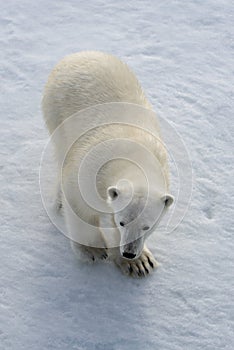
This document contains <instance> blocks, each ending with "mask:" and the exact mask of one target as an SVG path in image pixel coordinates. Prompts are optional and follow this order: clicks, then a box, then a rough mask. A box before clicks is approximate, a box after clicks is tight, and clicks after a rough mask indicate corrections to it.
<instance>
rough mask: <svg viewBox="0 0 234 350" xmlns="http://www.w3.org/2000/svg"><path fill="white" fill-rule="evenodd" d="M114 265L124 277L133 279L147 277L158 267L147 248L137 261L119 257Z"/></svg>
mask: <svg viewBox="0 0 234 350" xmlns="http://www.w3.org/2000/svg"><path fill="white" fill-rule="evenodd" d="M115 263H116V265H117V266H118V267H119V268H120V269H121V271H122V272H123V273H124V274H125V275H127V276H131V277H135V278H139V277H145V276H147V275H149V274H150V273H152V272H153V270H154V269H155V268H156V267H157V266H158V263H157V261H156V260H155V258H154V256H153V254H152V253H151V252H150V251H149V250H148V249H147V248H144V250H143V251H142V253H141V255H140V257H139V258H137V259H134V260H127V259H124V258H122V257H119V258H117V259H116V260H115Z"/></svg>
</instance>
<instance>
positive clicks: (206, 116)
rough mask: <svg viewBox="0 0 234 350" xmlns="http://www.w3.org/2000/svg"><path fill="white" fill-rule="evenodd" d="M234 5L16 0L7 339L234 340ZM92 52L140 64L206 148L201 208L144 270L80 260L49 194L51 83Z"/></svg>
mask: <svg viewBox="0 0 234 350" xmlns="http://www.w3.org/2000/svg"><path fill="white" fill-rule="evenodd" d="M233 14H234V5H233V2H232V1H227V0H220V1H215V0H207V1H199V0H196V1H192V0H191V1H179V0H177V1H176V0H174V1H165V0H158V1H154V2H153V1H148V0H145V1H137V0H134V1H128V2H127V1H122V0H120V1H113V0H111V1H101V0H97V1H93V2H91V1H81V0H80V1H75V0H74V1H71V0H68V1H65V0H64V1H45V0H41V1H26V0H22V1H16V0H12V1H11V0H10V1H5V2H2V4H1V19H0V24H1V34H0V45H1V57H0V64H1V87H0V89H1V97H0V98H1V139H0V142H1V144H0V154H1V159H0V161H1V163H0V169H1V173H0V179H1V197H0V207H1V254H0V266H1V279H0V348H1V349H3V350H27V349H30V350H39V349H40V350H42V349H46V350H47V349H56V350H58V349H62V350H71V349H77V350H83V349H84V350H85V349H88V350H93V349H100V350H103V349H104V350H112V349H113V350H131V349H159V350H169V349H170V350H179V349H183V350H184V349H191V350H195V349H206V350H208V349H209V350H215V349H225V350H231V349H233V348H234V291H233V290H234V273H233V268H234V253H233V252H234V240H233V195H234V185H233V176H234V174H233V143H232V138H233V109H234V103H233V59H234V56H233V48H234V44H233V35H234V32H233ZM85 49H91V50H102V51H107V52H110V53H113V54H115V55H117V56H119V57H120V58H122V59H123V60H125V61H126V62H127V63H128V64H129V65H130V67H132V68H133V69H134V71H135V72H136V74H137V76H138V78H139V80H140V82H141V83H142V86H143V87H144V89H145V91H146V93H147V95H148V97H149V99H150V101H151V102H152V104H153V105H154V107H155V110H156V112H157V113H158V114H159V115H160V116H161V117H164V118H167V119H168V121H170V122H171V123H172V125H174V127H175V128H176V130H177V131H178V132H179V133H180V135H181V137H182V138H183V140H184V142H185V144H186V146H187V149H188V152H189V153H190V157H191V159H192V164H193V171H194V180H193V183H194V186H193V197H192V201H191V206H190V209H189V212H188V213H187V215H186V217H185V218H184V220H183V222H182V223H181V224H180V226H179V227H178V228H177V230H176V231H174V232H173V233H171V234H167V235H165V234H162V233H155V235H154V236H153V237H152V238H151V239H150V246H151V248H152V251H153V252H154V254H155V256H156V257H157V259H158V261H159V262H160V267H159V268H158V270H157V271H156V273H154V274H153V275H152V276H151V277H149V278H147V279H144V280H132V279H128V278H126V277H124V276H122V275H121V273H120V272H119V271H118V270H117V269H116V268H115V267H114V266H112V265H105V264H103V265H102V264H100V265H96V266H86V265H82V264H81V265H79V264H78V263H77V261H76V259H75V257H74V256H73V255H72V254H71V250H70V246H69V243H68V241H67V239H66V238H65V237H64V236H62V235H61V234H60V233H59V232H58V231H57V230H56V228H54V227H53V225H52V224H51V222H50V221H49V219H48V217H47V215H46V213H45V211H44V209H43V206H42V203H41V199H40V192H39V185H38V172H39V163H40V156H41V152H42V150H43V147H44V145H45V142H46V139H47V132H46V130H45V128H44V124H43V121H42V116H41V111H40V100H41V94H42V89H43V85H44V84H45V82H46V79H47V76H48V74H49V72H50V70H51V68H52V67H53V65H54V64H55V63H56V62H57V61H58V60H59V59H61V58H62V57H63V56H64V55H67V54H70V53H72V52H76V51H80V50H85Z"/></svg>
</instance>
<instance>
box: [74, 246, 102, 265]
mask: <svg viewBox="0 0 234 350" xmlns="http://www.w3.org/2000/svg"><path fill="white" fill-rule="evenodd" d="M71 246H72V249H73V251H74V252H75V254H76V256H77V257H78V259H79V260H82V261H84V262H89V263H93V262H96V261H98V260H106V259H107V258H108V253H107V249H105V248H94V247H88V246H84V245H81V244H79V243H75V242H71Z"/></svg>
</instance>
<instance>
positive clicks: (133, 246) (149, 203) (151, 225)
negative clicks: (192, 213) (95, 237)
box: [107, 184, 174, 259]
mask: <svg viewBox="0 0 234 350" xmlns="http://www.w3.org/2000/svg"><path fill="white" fill-rule="evenodd" d="M107 198H108V203H109V205H110V206H111V208H112V211H113V219H114V223H115V225H116V227H117V228H118V230H119V232H120V253H121V255H122V256H123V257H124V258H126V259H136V258H138V257H139V256H140V255H141V253H142V250H143V247H144V242H145V240H146V238H148V237H149V236H150V234H151V233H152V232H153V231H154V230H155V228H156V226H157V225H158V223H159V221H160V219H161V218H162V216H163V214H164V213H165V211H166V209H167V208H168V207H169V206H170V205H171V204H172V203H173V200H174V199H173V196H172V195H170V194H167V193H161V192H160V191H158V190H156V189H151V190H150V191H148V189H145V188H143V187H134V190H133V188H132V187H131V186H128V185H126V184H124V185H122V186H121V185H120V186H110V187H108V189H107Z"/></svg>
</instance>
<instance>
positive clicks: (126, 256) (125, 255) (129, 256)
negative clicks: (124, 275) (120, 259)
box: [123, 252, 136, 259]
mask: <svg viewBox="0 0 234 350" xmlns="http://www.w3.org/2000/svg"><path fill="white" fill-rule="evenodd" d="M123 256H124V257H125V258H127V259H134V258H135V256H136V254H133V253H128V252H124V253H123Z"/></svg>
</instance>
